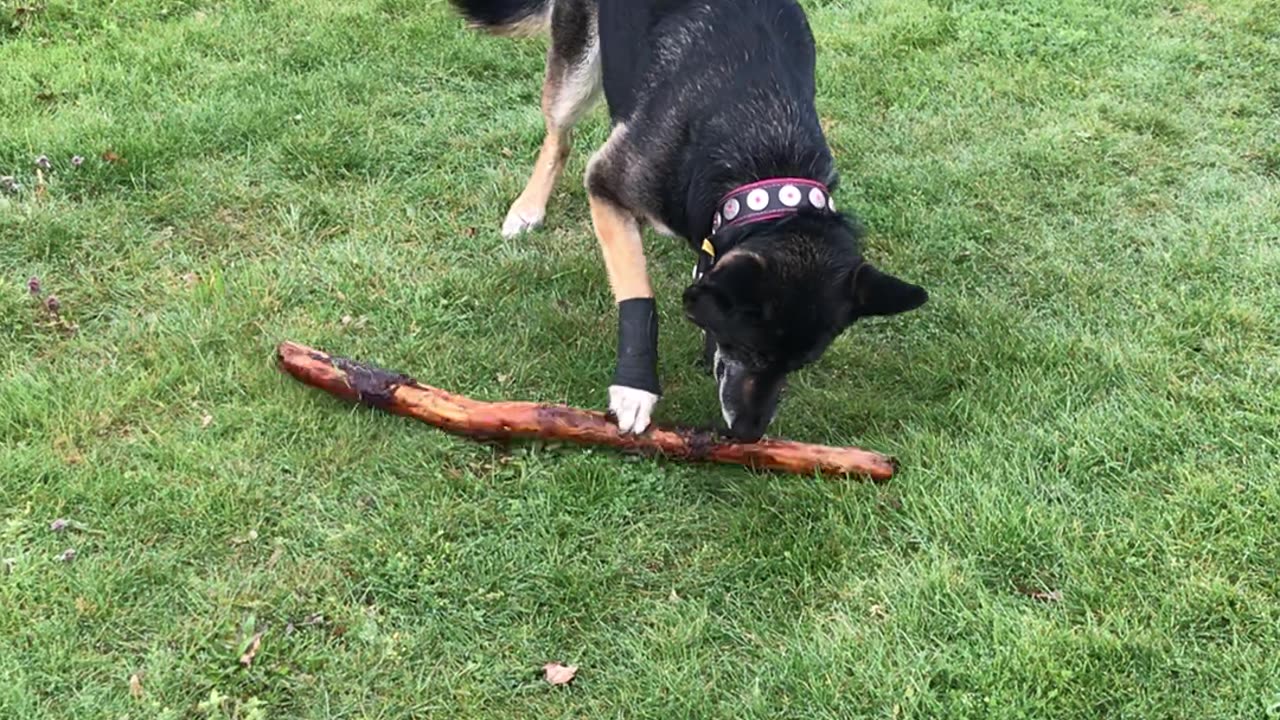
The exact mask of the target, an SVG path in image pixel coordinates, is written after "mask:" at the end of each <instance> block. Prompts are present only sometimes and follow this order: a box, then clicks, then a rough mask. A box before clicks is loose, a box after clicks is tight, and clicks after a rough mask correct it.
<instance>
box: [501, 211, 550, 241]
mask: <svg viewBox="0 0 1280 720" xmlns="http://www.w3.org/2000/svg"><path fill="white" fill-rule="evenodd" d="M546 216H547V211H546V210H544V209H541V208H533V209H527V208H521V207H520V206H519V205H512V206H511V210H510V211H509V212H508V213H507V219H506V220H504V221H503V222H502V237H504V238H507V239H508V240H510V239H512V238H516V237H519V236H521V235H523V234H525V233H527V232H529V231H530V230H536V229H538V228H540V227H542V220H543V219H544V218H545V217H546Z"/></svg>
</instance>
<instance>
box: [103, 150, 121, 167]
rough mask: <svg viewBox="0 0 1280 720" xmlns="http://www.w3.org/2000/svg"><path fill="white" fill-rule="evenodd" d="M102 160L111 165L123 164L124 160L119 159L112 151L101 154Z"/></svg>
mask: <svg viewBox="0 0 1280 720" xmlns="http://www.w3.org/2000/svg"><path fill="white" fill-rule="evenodd" d="M102 159H103V160H104V161H106V162H109V163H112V164H115V163H119V162H124V158H122V157H120V155H119V154H117V153H116V152H115V151H114V150H108V151H106V152H104V153H102Z"/></svg>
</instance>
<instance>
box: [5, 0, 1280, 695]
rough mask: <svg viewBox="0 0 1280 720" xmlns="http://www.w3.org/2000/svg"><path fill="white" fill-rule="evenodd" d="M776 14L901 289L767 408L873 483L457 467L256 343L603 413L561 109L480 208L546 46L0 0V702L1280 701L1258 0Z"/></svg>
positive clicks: (418, 5)
mask: <svg viewBox="0 0 1280 720" xmlns="http://www.w3.org/2000/svg"><path fill="white" fill-rule="evenodd" d="M806 5H807V6H808V8H809V9H810V11H811V19H812V22H813V25H814V30H815V33H816V34H817V36H818V42H819V46H820V51H819V58H820V60H819V68H818V88H819V106H820V111H821V113H822V115H823V117H824V118H825V119H826V121H827V124H828V127H829V130H830V139H831V142H832V144H833V147H834V150H835V152H836V154H837V157H838V159H839V163H840V167H841V168H842V171H843V174H844V184H843V186H842V188H841V191H840V193H839V197H838V200H839V203H840V205H841V206H842V207H843V208H848V209H856V211H857V212H858V213H859V214H861V215H862V216H863V218H864V219H865V222H866V224H867V226H868V227H869V229H870V240H869V243H870V246H871V249H872V253H873V255H872V256H873V257H874V258H875V259H876V260H877V262H878V263H879V264H881V265H882V266H883V267H885V268H886V269H888V270H890V271H891V272H895V273H898V274H901V275H902V276H903V277H905V278H908V279H910V280H914V281H918V282H921V283H922V284H924V285H925V286H927V287H928V288H929V290H930V292H931V293H932V300H931V302H930V304H929V305H927V306H926V307H925V308H924V309H923V310H921V311H919V312H916V313H911V314H909V315H905V316H902V317H898V318H892V319H886V320H883V321H879V322H873V323H867V324H865V325H861V326H858V327H857V328H855V330H854V331H852V332H850V333H849V334H847V335H846V336H844V337H842V338H841V339H840V340H839V341H838V342H837V343H836V345H835V346H834V347H833V349H832V350H831V351H830V352H829V353H828V355H827V356H826V357H825V358H824V359H823V360H822V362H820V363H819V364H817V365H816V366H815V367H813V368H810V369H808V370H806V371H804V372H803V373H801V374H800V375H799V376H798V377H797V378H796V379H795V381H794V383H793V387H792V390H791V391H790V393H789V395H788V397H787V398H786V400H785V401H784V406H783V410H782V413H781V416H780V418H779V422H778V423H777V424H776V425H775V427H774V431H775V432H776V433H778V434H781V435H786V436H789V437H795V438H799V439H806V440H813V441H821V442H827V443H841V444H844V443H857V444H860V445H864V446H867V447H872V448H877V449H881V450H884V451H887V452H890V453H893V454H894V455H896V456H898V457H899V458H900V459H901V461H902V463H903V467H904V470H903V472H902V473H901V474H900V476H899V477H898V478H896V479H895V480H894V481H893V482H892V483H890V484H888V485H885V486H880V487H876V486H872V485H865V484H861V483H857V482H854V481H852V480H850V481H831V480H822V479H817V478H806V477H787V476H771V475H765V474H753V473H749V472H745V471H741V470H736V469H729V468H712V467H702V466H688V465H681V464H675V463H668V462H662V461H654V460H637V459H632V458H622V457H620V456H617V455H614V454H612V453H608V452H602V451H597V452H583V451H579V450H574V449H563V448H555V447H542V446H537V445H518V446H514V447H512V448H510V449H509V450H501V449H494V448H491V447H487V446H483V445H479V444H475V443H472V442H468V441H465V440H458V439H455V438H452V437H450V436H447V435H445V434H443V433H440V432H437V431H434V430H431V429H429V428H426V427H424V426H421V425H418V424H416V423H412V422H410V421H407V420H404V419H401V418H395V417H389V416H384V415H380V414H376V413H374V412H370V411H365V410H360V409H353V408H350V407H348V406H346V405H343V404H341V403H340V402H338V401H335V400H333V399H331V398H329V397H327V396H324V395H322V394H321V393H319V392H317V391H314V390H311V389H309V388H306V387H303V386H301V385H299V384H296V383H294V382H293V381H291V380H289V379H287V378H285V377H283V376H282V375H280V374H279V373H278V372H277V371H276V369H275V368H274V366H273V363H272V349H273V346H274V344H275V343H276V342H277V341H279V340H282V339H286V338H288V339H293V340H297V341H300V342H304V343H307V344H311V345H315V346H317V347H321V348H325V349H328V350H331V351H333V352H337V353H341V354H345V355H350V356H354V357H359V358H363V359H368V360H372V361H376V362H378V363H380V364H383V365H386V366H389V367H393V368H397V369H403V370H406V371H410V372H413V373H414V374H416V375H417V376H418V377H421V378H423V379H424V380H427V381H429V382H431V383H433V384H437V385H440V386H443V387H446V388H450V389H455V390H458V391H461V392H466V393H469V394H473V395H475V396H478V397H482V398H493V399H497V398H530V399H541V400H549V401H564V402H569V403H573V404H579V405H587V406H599V405H600V404H601V403H602V402H603V400H604V388H605V385H606V384H607V380H608V377H609V375H610V372H611V369H612V359H613V337H614V325H613V313H612V301H611V299H610V295H609V291H608V287H607V282H606V278H605V274H604V271H603V267H602V264H601V262H600V260H599V259H598V257H597V250H596V243H595V240H594V239H593V238H592V235H591V232H590V223H589V219H588V216H587V212H586V202H585V197H584V192H583V190H582V185H581V182H580V181H579V180H578V178H579V177H580V176H581V172H582V167H583V164H584V162H585V159H586V157H587V154H588V153H589V151H590V149H591V148H592V147H593V146H594V145H596V144H598V143H599V142H601V141H602V140H603V138H604V135H605V133H606V130H607V127H606V121H605V118H604V115H603V113H600V112H597V113H596V114H594V115H593V116H592V117H591V118H590V119H589V120H588V121H587V122H586V123H584V126H583V129H582V132H581V133H580V134H579V136H578V140H577V143H576V146H577V152H576V154H575V156H574V161H573V164H572V165H571V167H570V170H569V172H568V173H567V174H566V181H565V182H563V183H562V185H561V187H560V189H559V191H558V192H557V194H556V197H555V198H554V200H553V206H552V207H551V210H550V214H549V217H548V227H547V229H545V230H543V231H541V232H539V233H537V234H535V235H532V236H530V237H528V238H526V239H522V240H520V241H518V242H506V241H504V240H502V239H501V238H500V237H499V234H498V225H499V223H500V222H501V219H502V216H503V214H504V213H505V211H506V206H507V203H508V202H509V201H510V200H511V199H512V198H514V197H515V195H516V194H517V193H518V192H519V190H520V188H521V187H522V185H523V181H524V179H525V175H526V173H527V171H528V169H529V165H530V163H531V162H532V158H533V155H534V153H535V151H536V149H537V146H538V143H539V141H540V139H541V132H542V125H541V117H540V114H539V111H538V107H537V105H538V102H537V101H538V96H539V85H540V75H541V68H542V62H541V61H542V55H543V52H544V43H542V42H541V41H521V42H512V41H508V40H499V39H491V38H486V37H481V36H478V35H474V34H471V33H468V32H466V31H465V30H464V29H463V24H462V22H461V21H459V20H458V19H457V18H456V17H454V16H453V15H452V14H451V13H450V12H449V11H448V9H447V7H446V5H445V3H444V2H443V1H442V0H347V1H344V2H339V1H338V0H290V1H288V2H285V1H283V0H226V1H224V2H208V1H206V0H189V1H187V0H114V1H113V2H105V1H104V0H47V2H45V1H43V0H2V1H0V175H9V176H14V177H15V178H16V180H15V181H16V182H18V183H20V184H21V186H22V189H21V191H19V192H18V193H16V194H15V193H8V192H5V191H3V190H0V282H2V286H0V560H3V566H0V718H15V719H16V718H22V719H27V718H46V717H48V718H55V717H56V718H95V719H96V718H111V719H115V718H185V717H211V718H218V717H222V718H241V719H247V718H328V717H342V718H401V717H440V718H467V719H470V718H474V719H488V718H624V717H625V718H639V717H654V718H712V717H717V718H779V717H781V718H796V719H806V720H807V719H810V718H832V719H836V718H841V719H843V718H855V717H857V718H861V717H867V718H885V719H892V718H952V717H968V718H1055V719H1056V718H1089V719H1095V718H1187V719H1193V720H1203V719H1206V718H1276V717H1280V477H1278V475H1280V472H1278V469H1280V4H1277V3H1275V2H1273V0H1222V1H1220V2H1212V1H1211V2H1205V3H1197V2H1183V1H1182V0H1029V1H1027V2H1021V3H1013V2H997V1H996V0H969V1H966V0H826V1H825V2H824V1H822V0H809V1H808V2H806ZM107 153H110V154H109V155H106V157H110V158H112V160H111V161H108V160H106V159H104V154H107ZM42 154H44V155H47V156H48V157H49V159H50V162H51V164H52V169H51V171H49V172H47V173H44V175H45V182H44V187H43V189H42V190H38V188H37V186H38V184H39V183H38V181H37V178H36V174H35V171H36V167H35V165H34V161H35V159H36V158H37V157H38V156H40V155H42ZM73 155H81V156H83V157H84V158H85V161H84V163H83V165H82V166H80V167H78V168H76V167H73V166H72V164H71V161H70V158H71V157H72V156H73ZM650 258H651V270H652V274H653V276H654V282H655V283H656V285H657V291H658V297H659V299H658V302H659V307H660V308H661V311H662V313H663V315H664V322H665V324H664V326H663V329H662V335H663V337H662V342H663V344H664V353H663V356H662V361H661V364H662V368H661V370H662V373H663V375H664V381H665V386H666V390H667V395H666V399H665V400H664V403H663V405H661V406H660V408H659V418H660V419H663V420H666V421H677V422H685V423H703V422H708V421H710V420H711V419H712V418H713V417H715V416H716V415H717V414H718V411H717V408H716V405H715V399H714V389H713V387H712V385H711V383H710V382H709V381H708V380H706V379H705V378H704V376H703V375H702V374H701V373H700V372H699V370H698V369H697V368H696V367H695V364H694V361H695V357H696V355H697V353H698V349H699V347H700V346H699V344H698V341H697V337H696V335H695V331H694V329H693V328H692V327H691V326H690V325H689V324H688V323H687V322H685V321H684V320H683V319H682V317H681V312H680V310H679V300H678V299H679V292H680V291H681V289H682V287H683V286H682V283H684V282H685V280H686V279H687V276H688V271H689V267H690V263H691V256H690V254H689V253H688V251H687V250H686V249H685V248H684V247H683V246H682V244H681V243H679V242H676V241H671V240H665V239H661V238H653V239H652V241H651V243H650ZM31 276H36V277H38V278H39V279H40V281H41V284H42V288H41V292H42V293H43V295H42V296H41V297H40V298H33V297H32V296H31V294H30V293H29V292H28V288H27V281H28V278H29V277H31ZM51 294H52V295H54V296H56V297H57V299H58V301H59V304H60V309H59V310H58V311H57V313H56V314H55V313H53V312H51V311H49V310H48V309H47V307H46V306H45V304H44V302H45V301H46V300H47V298H48V296H49V295H51ZM59 518H65V519H68V520H70V521H74V523H79V525H73V527H72V528H69V529H67V530H65V531H63V532H60V533H59V532H54V531H52V530H50V523H52V522H53V521H54V520H56V519H59ZM76 527H79V528H89V529H90V530H92V532H86V531H84V530H83V529H81V530H77V529H75V528H76ZM68 548H74V549H75V550H76V552H77V555H76V557H75V558H74V560H72V561H70V562H62V561H60V560H59V555H60V554H61V553H62V552H63V551H64V550H66V549H68ZM1040 593H1043V594H1044V595H1040V596H1039V597H1033V596H1035V595H1037V594H1040ZM1046 595H1048V597H1047V599H1046V597H1045V596H1046ZM321 616H322V619H321ZM259 631H260V632H263V633H264V634H263V636H262V641H261V647H260V648H259V651H258V653H257V656H256V659H255V660H254V662H253V663H252V666H251V667H250V668H249V669H244V668H242V667H241V666H240V664H239V663H238V658H239V657H240V654H241V652H242V651H243V650H244V649H245V646H246V645H247V644H248V642H249V637H250V636H251V635H252V634H254V633H255V632H259ZM548 661H561V662H564V663H566V664H575V665H578V666H580V667H581V670H580V672H579V676H578V679H577V680H576V681H575V682H574V683H573V684H572V685H570V686H568V687H561V688H553V687H550V686H548V685H546V684H544V683H542V682H541V680H540V679H539V668H540V667H541V665H542V664H543V663H545V662H548ZM135 674H136V675H137V676H138V679H137V682H136V683H135V685H134V687H133V689H132V690H131V684H130V677H131V676H133V675H135Z"/></svg>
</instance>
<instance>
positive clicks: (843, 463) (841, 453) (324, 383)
mask: <svg viewBox="0 0 1280 720" xmlns="http://www.w3.org/2000/svg"><path fill="white" fill-rule="evenodd" d="M276 355H277V357H278V359H279V363H280V367H281V369H283V370H284V371H285V372H287V373H289V374H290V375H292V376H293V377H295V378H297V379H298V380H300V381H302V382H304V383H306V384H307V385H311V386H312V387H316V388H319V389H321V390H324V391H326V392H329V393H332V394H334V395H337V396H338V397H340V398H343V399H346V400H350V401H352V402H358V403H363V404H365V405H369V406H371V407H376V408H379V409H381V410H385V411H387V412H391V413H395V414H397V415H406V416H408V417H412V418H417V419H418V420H421V421H423V422H425V423H428V424H430V425H434V426H436V427H438V428H441V429H443V430H447V431H449V432H452V433H455V434H458V435H465V436H467V437H472V438H478V439H487V440H508V439H514V438H540V439H543V440H551V441H565V442H572V443H578V444H580V445H602V446H607V447H612V448H617V449H619V450H623V451H625V452H634V453H642V454H647V455H661V456H664V457H669V458H676V459H680V460H694V461H706V462H716V463H728V464H733V465H745V466H747V467H751V468H756V469H761V470H780V471H784V472H790V473H800V474H812V473H814V472H819V473H822V474H825V475H860V476H865V477H868V478H871V479H873V480H877V481H885V480H888V479H889V478H890V477H892V476H893V473H894V471H895V470H896V469H897V463H896V462H895V461H894V460H892V459H891V458H888V457H886V456H884V455H881V454H879V453H875V452H870V451H868V450H860V449H858V448H849V447H845V448H837V447H828V446H824V445H809V444H806V443H798V442H790V441H787V440H761V441H759V442H754V443H742V442H736V441H733V440H729V439H726V438H723V437H721V436H719V435H717V434H716V433H714V432H713V431H709V430H694V429H684V428H664V427H653V428H651V429H650V430H649V431H647V432H645V433H644V434H643V435H623V434H621V433H620V432H618V426H617V424H616V423H614V422H613V421H612V420H610V419H609V418H608V417H607V416H606V415H605V414H604V413H599V412H594V411H591V410H580V409H577V408H571V407H567V406H564V405H546V404H540V403H533V402H492V403H490V402H480V401H477V400H472V399H471V398H467V397H463V396H461V395H454V394H452V393H448V392H445V391H444V390H439V389H437V388H433V387H429V386H426V385H422V384H420V383H418V382H417V381H415V380H413V379H412V378H410V377H407V376H405V375H400V374H398V373H393V372H389V371H386V370H382V369H380V368H377V367H373V366H371V365H365V364H363V363H358V362H354V361H352V360H347V359H345V358H340V357H332V356H330V355H327V354H325V353H323V352H320V351H319V350H314V349H312V348H309V347H306V346H304V345H298V344H296V343H291V342H284V343H281V344H280V346H279V347H278V348H277V350H276Z"/></svg>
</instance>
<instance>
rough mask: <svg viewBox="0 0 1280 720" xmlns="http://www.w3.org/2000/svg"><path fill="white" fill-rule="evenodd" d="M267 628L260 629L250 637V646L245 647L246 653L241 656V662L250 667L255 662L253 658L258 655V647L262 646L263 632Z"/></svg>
mask: <svg viewBox="0 0 1280 720" xmlns="http://www.w3.org/2000/svg"><path fill="white" fill-rule="evenodd" d="M264 632H266V631H265V630H259V631H258V632H256V633H254V634H253V637H252V638H250V639H249V647H247V648H245V651H244V654H242V655H241V656H240V664H241V665H242V666H244V667H249V666H250V665H252V664H253V659H254V658H255V657H257V656H258V648H260V647H262V633H264Z"/></svg>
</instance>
